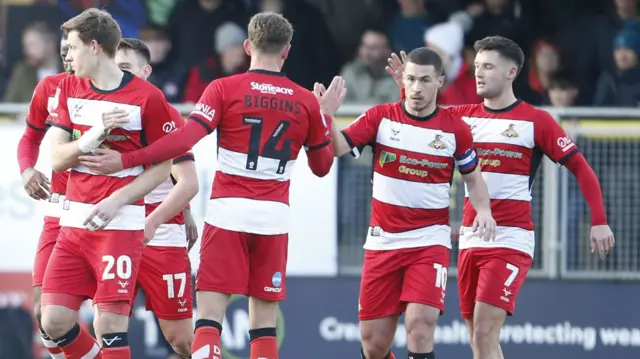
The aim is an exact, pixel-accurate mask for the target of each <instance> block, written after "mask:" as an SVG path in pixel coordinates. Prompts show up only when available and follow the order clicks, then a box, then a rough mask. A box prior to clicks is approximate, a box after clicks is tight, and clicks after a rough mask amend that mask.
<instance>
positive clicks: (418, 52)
mask: <svg viewBox="0 0 640 359" xmlns="http://www.w3.org/2000/svg"><path fill="white" fill-rule="evenodd" d="M407 62H411V63H413V64H416V65H431V66H433V67H434V68H435V70H436V73H437V74H438V75H441V74H442V58H440V55H438V53H437V52H435V51H433V50H431V49H428V48H426V47H419V48H417V49H414V50H412V51H411V52H409V54H408V55H407Z"/></svg>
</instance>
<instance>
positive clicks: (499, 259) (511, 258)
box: [476, 248, 532, 315]
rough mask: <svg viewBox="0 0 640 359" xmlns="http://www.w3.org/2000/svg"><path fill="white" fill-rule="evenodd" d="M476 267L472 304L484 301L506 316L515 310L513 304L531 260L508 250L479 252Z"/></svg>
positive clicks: (521, 253)
mask: <svg viewBox="0 0 640 359" xmlns="http://www.w3.org/2000/svg"><path fill="white" fill-rule="evenodd" d="M476 255H477V256H478V261H477V265H478V268H479V271H480V272H479V276H478V288H477V292H476V302H484V303H487V304H491V305H493V306H495V307H498V308H502V309H503V310H504V311H506V312H507V314H508V315H512V314H513V312H514V310H515V303H516V299H517V297H518V293H519V292H520V288H522V285H523V284H524V281H525V278H526V277H527V273H529V269H530V268H531V263H532V258H531V257H530V256H529V255H528V254H526V253H524V252H521V251H517V250H515V249H508V248H486V249H482V250H481V251H480V250H479V251H478V252H477V253H476Z"/></svg>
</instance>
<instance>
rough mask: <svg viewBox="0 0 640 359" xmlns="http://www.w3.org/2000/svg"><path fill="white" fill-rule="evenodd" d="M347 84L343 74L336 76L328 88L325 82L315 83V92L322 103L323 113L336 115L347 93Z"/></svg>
mask: <svg viewBox="0 0 640 359" xmlns="http://www.w3.org/2000/svg"><path fill="white" fill-rule="evenodd" d="M345 86H346V85H345V82H344V79H343V78H342V77H341V76H336V77H334V78H333V81H331V84H330V85H329V87H328V88H325V87H324V85H323V84H320V83H317V82H316V83H315V84H314V85H313V94H314V95H315V96H316V98H317V99H318V102H319V103H320V110H322V113H326V114H327V115H329V116H335V114H336V112H338V109H339V108H340V105H342V101H344V97H345V96H346V94H347V88H346V87H345Z"/></svg>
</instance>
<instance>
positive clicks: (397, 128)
mask: <svg viewBox="0 0 640 359" xmlns="http://www.w3.org/2000/svg"><path fill="white" fill-rule="evenodd" d="M436 141H437V142H438V144H439V146H434V145H433V143H434V142H436ZM376 142H377V143H379V144H381V145H384V146H388V147H393V148H397V149H400V150H404V151H411V152H417V153H423V154H427V155H434V156H444V157H453V154H454V153H455V150H456V138H455V135H454V134H453V133H449V132H442V131H440V130H435V129H430V128H422V127H416V126H412V125H409V124H406V123H400V122H396V121H393V120H390V119H388V118H383V119H382V121H381V122H380V126H379V127H378V135H377V137H376Z"/></svg>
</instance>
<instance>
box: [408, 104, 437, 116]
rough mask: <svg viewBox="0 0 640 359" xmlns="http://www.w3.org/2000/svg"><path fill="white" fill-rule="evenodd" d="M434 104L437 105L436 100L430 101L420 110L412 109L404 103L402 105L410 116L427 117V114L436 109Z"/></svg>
mask: <svg viewBox="0 0 640 359" xmlns="http://www.w3.org/2000/svg"><path fill="white" fill-rule="evenodd" d="M436 106H437V105H436V102H435V101H433V102H432V103H430V104H429V105H427V107H425V108H423V109H422V110H419V111H417V110H414V109H412V108H411V107H409V106H407V105H406V104H405V105H404V109H405V111H407V113H408V114H410V115H411V116H415V117H427V116H429V115H431V114H432V113H433V112H434V111H435V110H436Z"/></svg>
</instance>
